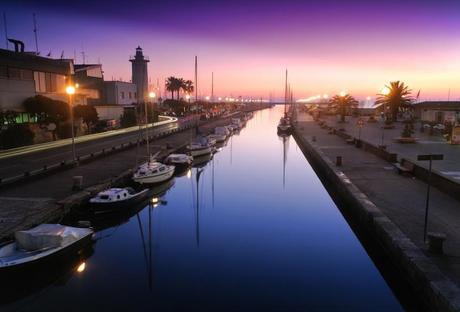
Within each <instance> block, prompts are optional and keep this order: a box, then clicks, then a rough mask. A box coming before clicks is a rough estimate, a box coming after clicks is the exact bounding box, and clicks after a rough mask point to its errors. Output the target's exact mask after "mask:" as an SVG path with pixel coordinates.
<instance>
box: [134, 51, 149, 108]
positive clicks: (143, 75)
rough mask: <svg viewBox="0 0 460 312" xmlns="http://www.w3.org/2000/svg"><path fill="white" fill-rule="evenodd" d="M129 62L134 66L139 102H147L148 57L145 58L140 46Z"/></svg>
mask: <svg viewBox="0 0 460 312" xmlns="http://www.w3.org/2000/svg"><path fill="white" fill-rule="evenodd" d="M129 61H130V62H131V64H132V82H133V83H134V84H136V86H137V100H138V101H139V102H142V101H145V100H147V96H148V73H147V63H148V62H149V59H148V57H144V54H143V53H142V49H141V47H140V46H138V47H137V49H136V55H135V56H134V57H131V58H130V59H129Z"/></svg>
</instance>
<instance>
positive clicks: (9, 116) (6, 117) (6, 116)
mask: <svg viewBox="0 0 460 312" xmlns="http://www.w3.org/2000/svg"><path fill="white" fill-rule="evenodd" d="M17 117H18V113H17V112H14V111H9V110H6V111H1V112H0V126H3V125H5V124H7V125H11V124H16V118H17Z"/></svg>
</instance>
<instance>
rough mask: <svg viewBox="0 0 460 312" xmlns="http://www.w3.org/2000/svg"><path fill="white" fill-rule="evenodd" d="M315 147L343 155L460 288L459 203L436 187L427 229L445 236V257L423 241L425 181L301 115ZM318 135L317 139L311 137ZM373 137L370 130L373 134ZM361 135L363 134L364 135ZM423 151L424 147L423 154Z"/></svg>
mask: <svg viewBox="0 0 460 312" xmlns="http://www.w3.org/2000/svg"><path fill="white" fill-rule="evenodd" d="M297 128H298V130H299V132H300V135H302V136H303V138H305V139H306V140H307V141H308V142H310V143H309V144H310V145H311V146H313V148H314V149H317V150H318V151H321V152H322V153H323V154H324V155H325V156H326V157H328V158H329V159H330V160H332V161H335V159H336V157H337V156H342V158H343V164H342V166H340V167H337V168H338V169H339V170H340V171H342V172H343V173H344V174H345V175H346V176H347V177H348V178H349V179H350V181H351V182H352V183H353V184H354V185H356V186H357V187H358V188H359V190H360V191H362V192H363V193H364V194H365V195H366V196H367V197H368V198H369V199H370V200H371V201H372V202H373V203H374V204H375V205H376V206H377V207H378V208H379V209H380V210H381V211H382V212H383V214H384V215H386V216H387V217H388V218H389V219H390V220H391V221H392V222H393V223H394V224H396V225H397V226H398V227H399V229H400V230H401V231H402V232H403V233H404V234H405V235H406V236H407V237H408V238H409V239H410V240H411V241H412V242H413V243H415V244H416V245H417V246H418V247H419V248H420V250H422V251H423V253H424V254H425V255H426V256H427V257H428V258H429V259H431V260H432V261H433V262H434V263H435V264H436V265H437V266H438V267H439V269H440V270H441V271H442V272H443V273H444V274H445V275H446V276H447V277H448V278H449V279H450V280H452V281H453V282H454V283H455V284H456V285H457V286H460V227H459V225H458V220H459V219H460V210H459V209H458V208H459V207H460V203H459V201H458V200H456V199H454V198H453V197H451V196H449V195H448V194H446V193H444V192H441V191H439V190H437V189H436V188H435V187H434V188H432V192H431V200H430V214H429V216H430V217H429V225H428V230H429V231H431V232H441V233H445V234H446V235H447V240H446V242H445V245H444V247H445V248H444V250H445V255H435V254H432V253H430V252H429V251H428V249H427V245H426V244H425V243H424V242H423V224H424V212H425V194H426V188H427V185H426V184H425V183H424V182H422V181H420V180H418V179H415V178H413V177H408V176H402V175H398V174H397V173H396V171H395V169H394V166H393V165H392V164H391V163H389V162H387V161H385V160H383V159H381V158H378V157H377V156H375V155H373V154H371V153H368V152H366V151H364V150H362V149H359V148H356V147H355V146H354V145H350V144H347V143H346V141H345V140H344V139H342V138H340V137H339V136H337V135H333V134H329V132H328V130H326V129H323V128H321V127H320V126H319V125H318V124H317V123H316V122H314V121H313V119H312V118H311V116H309V115H307V114H300V115H299V117H298V126H297ZM313 136H315V137H316V142H313V140H312V137H313ZM369 137H371V134H369ZM362 138H363V136H362ZM421 152H422V151H420V153H421Z"/></svg>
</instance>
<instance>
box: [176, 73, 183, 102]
mask: <svg viewBox="0 0 460 312" xmlns="http://www.w3.org/2000/svg"><path fill="white" fill-rule="evenodd" d="M184 87H185V80H184V78H178V79H177V90H176V91H177V100H178V101H179V93H180V89H182V90H183V89H184Z"/></svg>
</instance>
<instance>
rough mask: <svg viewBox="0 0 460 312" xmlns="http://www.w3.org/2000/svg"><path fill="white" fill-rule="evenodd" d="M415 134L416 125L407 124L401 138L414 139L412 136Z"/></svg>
mask: <svg viewBox="0 0 460 312" xmlns="http://www.w3.org/2000/svg"><path fill="white" fill-rule="evenodd" d="M413 133H414V125H413V124H412V123H409V122H408V123H406V124H405V125H404V129H403V131H402V132H401V137H403V138H410V137H412V134H413Z"/></svg>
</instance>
